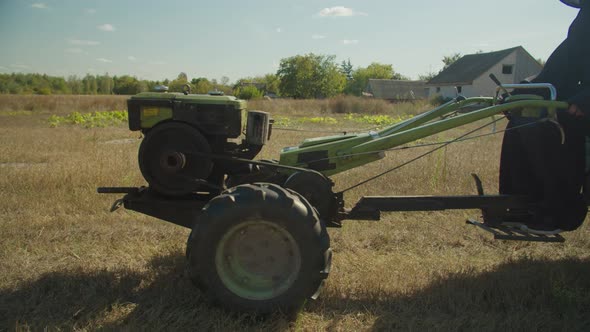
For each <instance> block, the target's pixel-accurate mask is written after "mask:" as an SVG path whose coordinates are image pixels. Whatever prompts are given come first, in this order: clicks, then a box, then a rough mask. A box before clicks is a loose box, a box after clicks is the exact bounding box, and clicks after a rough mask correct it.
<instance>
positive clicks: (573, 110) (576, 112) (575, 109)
mask: <svg viewBox="0 0 590 332" xmlns="http://www.w3.org/2000/svg"><path fill="white" fill-rule="evenodd" d="M567 112H568V114H570V115H572V116H575V117H576V118H581V117H583V116H584V112H582V109H581V108H580V106H578V105H576V104H571V105H570V107H569V108H568V109H567Z"/></svg>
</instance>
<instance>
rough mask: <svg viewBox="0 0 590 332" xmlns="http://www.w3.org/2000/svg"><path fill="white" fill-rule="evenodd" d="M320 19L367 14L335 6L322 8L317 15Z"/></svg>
mask: <svg viewBox="0 0 590 332" xmlns="http://www.w3.org/2000/svg"><path fill="white" fill-rule="evenodd" d="M318 15H319V16H321V17H336V16H367V13H363V12H357V11H355V10H353V9H352V8H347V7H342V6H336V7H330V8H324V9H322V10H320V12H319V13H318Z"/></svg>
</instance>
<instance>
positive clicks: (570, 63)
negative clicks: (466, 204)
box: [500, 0, 590, 233]
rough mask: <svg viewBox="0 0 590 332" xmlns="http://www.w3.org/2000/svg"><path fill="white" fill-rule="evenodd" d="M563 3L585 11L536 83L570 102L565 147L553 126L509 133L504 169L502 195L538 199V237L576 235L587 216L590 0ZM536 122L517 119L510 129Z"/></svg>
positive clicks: (534, 222)
mask: <svg viewBox="0 0 590 332" xmlns="http://www.w3.org/2000/svg"><path fill="white" fill-rule="evenodd" d="M560 1H562V2H564V3H565V4H567V5H569V6H572V7H576V8H580V11H579V13H578V15H577V17H576V18H575V20H574V21H573V23H572V24H571V26H570V28H569V31H568V36H567V38H566V39H565V40H564V41H563V42H562V43H561V44H560V45H559V46H558V47H557V49H555V51H554V52H553V53H552V54H551V56H550V57H549V59H548V60H547V62H546V64H545V66H544V68H543V70H542V71H541V73H539V75H538V76H537V77H536V78H535V79H534V80H533V82H535V83H551V84H552V85H553V86H555V88H556V90H557V95H558V97H557V99H558V100H561V101H567V102H568V104H569V108H568V109H567V112H559V113H558V121H559V123H560V125H561V126H562V128H563V131H564V134H565V142H564V143H563V144H562V142H561V139H562V137H561V132H560V129H559V127H558V126H556V125H555V124H553V123H550V122H543V123H539V124H535V125H533V126H527V127H525V128H519V129H517V130H512V131H507V132H506V133H505V136H504V142H503V144H502V156H501V163H500V193H501V194H517V195H527V196H529V197H530V198H531V199H532V201H533V202H534V207H533V209H532V211H531V216H532V217H531V218H530V219H529V220H527V221H526V223H527V224H528V225H529V230H530V231H532V232H538V233H543V232H552V231H553V232H557V231H561V230H574V229H576V228H577V227H579V226H580V225H581V224H582V222H583V221H584V218H585V216H586V213H587V206H586V202H585V201H584V198H583V196H582V194H581V190H582V186H583V184H584V179H585V136H587V135H588V134H590V130H589V129H590V0H560ZM540 94H542V92H540ZM531 121H532V120H531V119H523V118H519V117H513V118H511V120H510V121H509V123H508V126H507V128H513V127H516V126H519V125H522V124H524V123H527V122H531Z"/></svg>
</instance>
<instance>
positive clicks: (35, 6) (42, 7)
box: [31, 2, 47, 9]
mask: <svg viewBox="0 0 590 332" xmlns="http://www.w3.org/2000/svg"><path fill="white" fill-rule="evenodd" d="M31 8H35V9H47V5H46V4H44V3H42V2H37V3H34V4H32V5H31Z"/></svg>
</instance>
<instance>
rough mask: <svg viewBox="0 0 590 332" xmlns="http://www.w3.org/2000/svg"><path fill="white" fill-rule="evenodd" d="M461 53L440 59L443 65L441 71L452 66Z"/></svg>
mask: <svg viewBox="0 0 590 332" xmlns="http://www.w3.org/2000/svg"><path fill="white" fill-rule="evenodd" d="M461 56H462V55H461V53H454V54H451V55H445V56H444V57H443V58H442V62H443V63H444V64H445V66H444V67H443V70H445V69H447V68H448V67H449V66H450V65H452V64H453V63H455V61H457V60H459V59H461Z"/></svg>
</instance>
